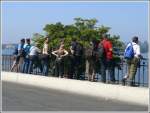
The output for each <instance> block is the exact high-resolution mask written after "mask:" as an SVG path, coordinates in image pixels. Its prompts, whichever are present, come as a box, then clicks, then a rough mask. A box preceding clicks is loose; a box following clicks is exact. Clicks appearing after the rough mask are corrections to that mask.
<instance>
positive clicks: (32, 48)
mask: <svg viewBox="0 0 150 113" xmlns="http://www.w3.org/2000/svg"><path fill="white" fill-rule="evenodd" d="M40 52H41V50H40V49H39V48H37V47H35V46H31V48H30V52H29V55H37V54H38V53H40Z"/></svg>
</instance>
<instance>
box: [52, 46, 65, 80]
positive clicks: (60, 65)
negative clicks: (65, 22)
mask: <svg viewBox="0 0 150 113" xmlns="http://www.w3.org/2000/svg"><path fill="white" fill-rule="evenodd" d="M52 54H53V55H55V56H56V60H55V62H56V76H57V77H61V78H63V74H64V57H65V56H66V55H68V52H67V51H66V50H65V49H64V44H61V45H60V47H59V49H58V50H56V51H53V52H52Z"/></svg>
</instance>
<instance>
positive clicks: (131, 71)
mask: <svg viewBox="0 0 150 113" xmlns="http://www.w3.org/2000/svg"><path fill="white" fill-rule="evenodd" d="M131 43H132V46H133V51H134V57H133V58H132V59H127V64H128V74H127V75H126V76H125V77H124V78H123V80H122V82H123V85H125V80H127V79H128V81H129V85H130V86H133V79H134V78H135V75H136V72H137V67H138V64H139V61H140V58H142V56H141V53H140V46H139V44H138V43H139V41H138V37H137V36H134V37H133V38H132V42H131ZM131 43H129V44H128V45H127V47H126V49H127V48H128V47H129V46H130V45H131ZM125 51H126V50H125Z"/></svg>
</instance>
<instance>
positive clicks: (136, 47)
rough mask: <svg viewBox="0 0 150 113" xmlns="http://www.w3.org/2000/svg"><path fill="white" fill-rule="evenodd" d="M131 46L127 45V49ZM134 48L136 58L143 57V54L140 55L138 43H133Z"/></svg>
mask: <svg viewBox="0 0 150 113" xmlns="http://www.w3.org/2000/svg"><path fill="white" fill-rule="evenodd" d="M130 45H131V43H129V44H128V45H127V48H128V46H130ZM132 46H133V50H134V57H137V58H138V57H139V55H141V53H140V46H139V45H138V44H137V43H135V42H132Z"/></svg>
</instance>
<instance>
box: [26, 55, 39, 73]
mask: <svg viewBox="0 0 150 113" xmlns="http://www.w3.org/2000/svg"><path fill="white" fill-rule="evenodd" d="M29 59H30V61H29V69H28V73H29V74H31V72H32V71H33V65H34V64H36V62H37V61H38V56H37V55H32V56H30V57H29Z"/></svg>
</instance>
